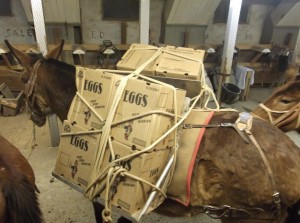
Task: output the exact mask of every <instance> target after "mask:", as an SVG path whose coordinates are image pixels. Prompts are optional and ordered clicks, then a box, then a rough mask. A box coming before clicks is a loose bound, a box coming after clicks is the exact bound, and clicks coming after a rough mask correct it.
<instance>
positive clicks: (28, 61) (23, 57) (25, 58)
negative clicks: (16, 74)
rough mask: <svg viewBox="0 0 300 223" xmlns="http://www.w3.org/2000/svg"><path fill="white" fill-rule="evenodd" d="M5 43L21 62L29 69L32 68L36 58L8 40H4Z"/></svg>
mask: <svg viewBox="0 0 300 223" xmlns="http://www.w3.org/2000/svg"><path fill="white" fill-rule="evenodd" d="M4 42H5V44H6V45H7V47H8V48H9V50H10V52H12V54H13V55H14V56H15V57H16V58H17V60H18V61H19V63H20V64H21V65H22V66H23V67H24V68H25V69H26V70H27V71H29V70H31V68H32V66H33V64H34V62H35V60H34V59H33V58H32V57H31V56H29V55H28V54H26V53H25V52H23V51H21V50H19V49H17V48H16V47H15V46H13V45H12V44H11V43H10V42H8V40H4Z"/></svg>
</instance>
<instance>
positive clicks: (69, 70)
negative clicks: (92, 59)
mask: <svg viewBox="0 0 300 223" xmlns="http://www.w3.org/2000/svg"><path fill="white" fill-rule="evenodd" d="M75 70H76V69H75V66H73V65H69V64H67V63H64V62H60V61H58V60H54V59H48V60H46V61H45V62H44V63H43V66H42V72H41V73H42V74H43V75H42V77H41V79H42V81H41V83H43V85H44V87H43V94H44V95H46V99H47V103H48V106H49V107H50V108H51V110H52V111H53V112H54V113H55V114H56V115H57V116H58V117H59V119H60V120H61V121H63V120H65V119H67V115H68V111H69V108H70V105H71V103H72V100H73V98H74V96H75V94H76V83H75Z"/></svg>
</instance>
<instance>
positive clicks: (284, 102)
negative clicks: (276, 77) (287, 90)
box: [280, 99, 291, 104]
mask: <svg viewBox="0 0 300 223" xmlns="http://www.w3.org/2000/svg"><path fill="white" fill-rule="evenodd" d="M280 102H281V103H282V104H289V103H291V101H289V100H287V99H281V100H280Z"/></svg>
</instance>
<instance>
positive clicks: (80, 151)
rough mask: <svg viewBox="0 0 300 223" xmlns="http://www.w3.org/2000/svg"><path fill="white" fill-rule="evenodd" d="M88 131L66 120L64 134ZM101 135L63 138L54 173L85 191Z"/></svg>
mask: <svg viewBox="0 0 300 223" xmlns="http://www.w3.org/2000/svg"><path fill="white" fill-rule="evenodd" d="M85 131H87V130H86V129H84V128H81V127H79V126H76V125H72V124H71V123H70V122H69V121H67V120H65V121H64V123H63V132H64V133H78V132H85ZM100 137H101V134H100V133H97V134H96V133H93V134H88V133H86V134H81V135H76V134H73V135H69V136H61V137H60V143H59V149H58V153H57V160H56V165H55V169H54V173H55V174H57V175H60V176H62V177H64V178H65V179H66V180H67V181H69V182H71V183H73V184H76V185H78V186H80V187H81V188H82V189H85V188H86V187H87V185H88V183H89V181H90V177H91V172H92V168H93V166H94V158H95V154H96V151H97V149H98V148H97V142H98V140H99V138H100Z"/></svg>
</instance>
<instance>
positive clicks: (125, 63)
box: [117, 44, 158, 75]
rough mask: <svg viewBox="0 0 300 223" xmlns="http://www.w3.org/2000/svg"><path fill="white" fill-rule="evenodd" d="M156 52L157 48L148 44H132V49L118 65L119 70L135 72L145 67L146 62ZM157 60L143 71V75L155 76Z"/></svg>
mask: <svg viewBox="0 0 300 223" xmlns="http://www.w3.org/2000/svg"><path fill="white" fill-rule="evenodd" d="M156 52H157V48H156V47H154V46H150V45H146V44H131V46H130V48H129V49H128V50H127V51H126V53H125V54H124V55H123V56H122V58H121V60H120V61H119V62H118V63H117V69H118V70H135V69H136V68H138V67H140V66H141V65H143V64H144V63H145V62H146V61H148V60H149V59H150V58H151V57H152V56H153V55H154V54H155V53H156ZM157 60H158V58H157V59H155V60H153V61H152V62H151V63H150V64H149V65H148V66H146V67H145V69H144V70H143V74H145V75H155V64H156V61H157Z"/></svg>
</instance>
